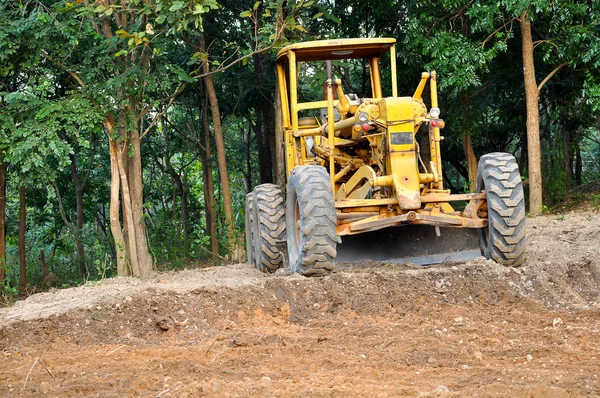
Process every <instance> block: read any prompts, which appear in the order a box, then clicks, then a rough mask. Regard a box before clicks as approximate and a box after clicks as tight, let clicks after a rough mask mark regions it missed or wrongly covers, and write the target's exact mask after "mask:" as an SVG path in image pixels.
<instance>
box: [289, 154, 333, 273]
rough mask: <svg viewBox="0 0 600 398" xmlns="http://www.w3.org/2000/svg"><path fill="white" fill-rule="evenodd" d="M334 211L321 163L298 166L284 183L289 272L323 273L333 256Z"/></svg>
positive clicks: (329, 183) (328, 269)
mask: <svg viewBox="0 0 600 398" xmlns="http://www.w3.org/2000/svg"><path fill="white" fill-rule="evenodd" d="M336 221H337V219H336V214H335V204H334V201H333V190H332V188H331V181H330V179H329V174H327V171H326V170H325V168H324V167H320V166H312V165H311V166H297V167H295V168H294V170H292V173H291V175H290V178H289V181H288V185H287V204H286V226H287V228H286V230H287V246H288V254H289V261H290V268H291V270H292V272H298V273H300V274H302V275H304V276H324V275H328V274H329V273H331V271H333V268H334V266H333V261H334V259H335V257H336V254H337V252H336V244H337V236H336Z"/></svg>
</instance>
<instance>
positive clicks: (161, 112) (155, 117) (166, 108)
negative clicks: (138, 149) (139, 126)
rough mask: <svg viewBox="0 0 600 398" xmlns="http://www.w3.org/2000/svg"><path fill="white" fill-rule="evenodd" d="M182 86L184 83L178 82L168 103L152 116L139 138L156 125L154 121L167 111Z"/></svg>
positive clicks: (156, 121)
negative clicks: (150, 121)
mask: <svg viewBox="0 0 600 398" xmlns="http://www.w3.org/2000/svg"><path fill="white" fill-rule="evenodd" d="M183 87H185V83H181V84H179V87H177V89H176V90H175V92H174V93H173V94H172V95H171V96H170V98H171V99H170V100H169V103H168V104H167V106H165V107H164V109H163V110H162V111H160V112H159V113H158V115H156V116H154V118H153V119H152V123H150V125H149V126H148V127H147V128H146V130H144V132H143V133H142V135H140V140H141V139H142V138H144V137H145V136H146V135H147V134H148V133H149V132H150V130H151V129H152V127H154V126H155V125H156V123H158V120H159V119H160V118H161V117H163V116H164V115H165V113H167V111H168V110H169V108H170V107H171V105H173V101H175V97H177V95H179V93H180V92H181V91H182V90H183ZM142 116H143V115H142ZM142 116H140V117H142Z"/></svg>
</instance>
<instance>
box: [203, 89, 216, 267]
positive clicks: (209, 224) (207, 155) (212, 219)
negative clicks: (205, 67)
mask: <svg viewBox="0 0 600 398" xmlns="http://www.w3.org/2000/svg"><path fill="white" fill-rule="evenodd" d="M202 129H203V130H204V156H203V167H202V176H203V177H204V203H205V205H206V229H207V232H208V235H209V236H210V248H211V251H212V252H213V253H214V254H219V239H218V236H217V210H216V207H215V190H214V187H213V169H212V156H211V142H210V141H211V139H210V127H209V125H208V96H206V95H203V96H202ZM213 261H214V264H215V265H216V264H217V257H213Z"/></svg>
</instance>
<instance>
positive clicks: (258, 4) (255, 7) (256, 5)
mask: <svg viewBox="0 0 600 398" xmlns="http://www.w3.org/2000/svg"><path fill="white" fill-rule="evenodd" d="M258 6H260V1H257V2H256V3H254V10H255V11H256V9H257V8H258Z"/></svg>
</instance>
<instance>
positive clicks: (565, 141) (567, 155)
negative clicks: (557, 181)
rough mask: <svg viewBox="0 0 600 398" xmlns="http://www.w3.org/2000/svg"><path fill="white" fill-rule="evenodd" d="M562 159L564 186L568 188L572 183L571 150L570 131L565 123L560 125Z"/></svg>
mask: <svg viewBox="0 0 600 398" xmlns="http://www.w3.org/2000/svg"><path fill="white" fill-rule="evenodd" d="M562 145H563V161H564V170H565V187H566V188H567V189H568V188H570V187H571V184H572V183H573V151H572V150H571V131H570V130H569V128H568V126H567V123H563V126H562Z"/></svg>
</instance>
